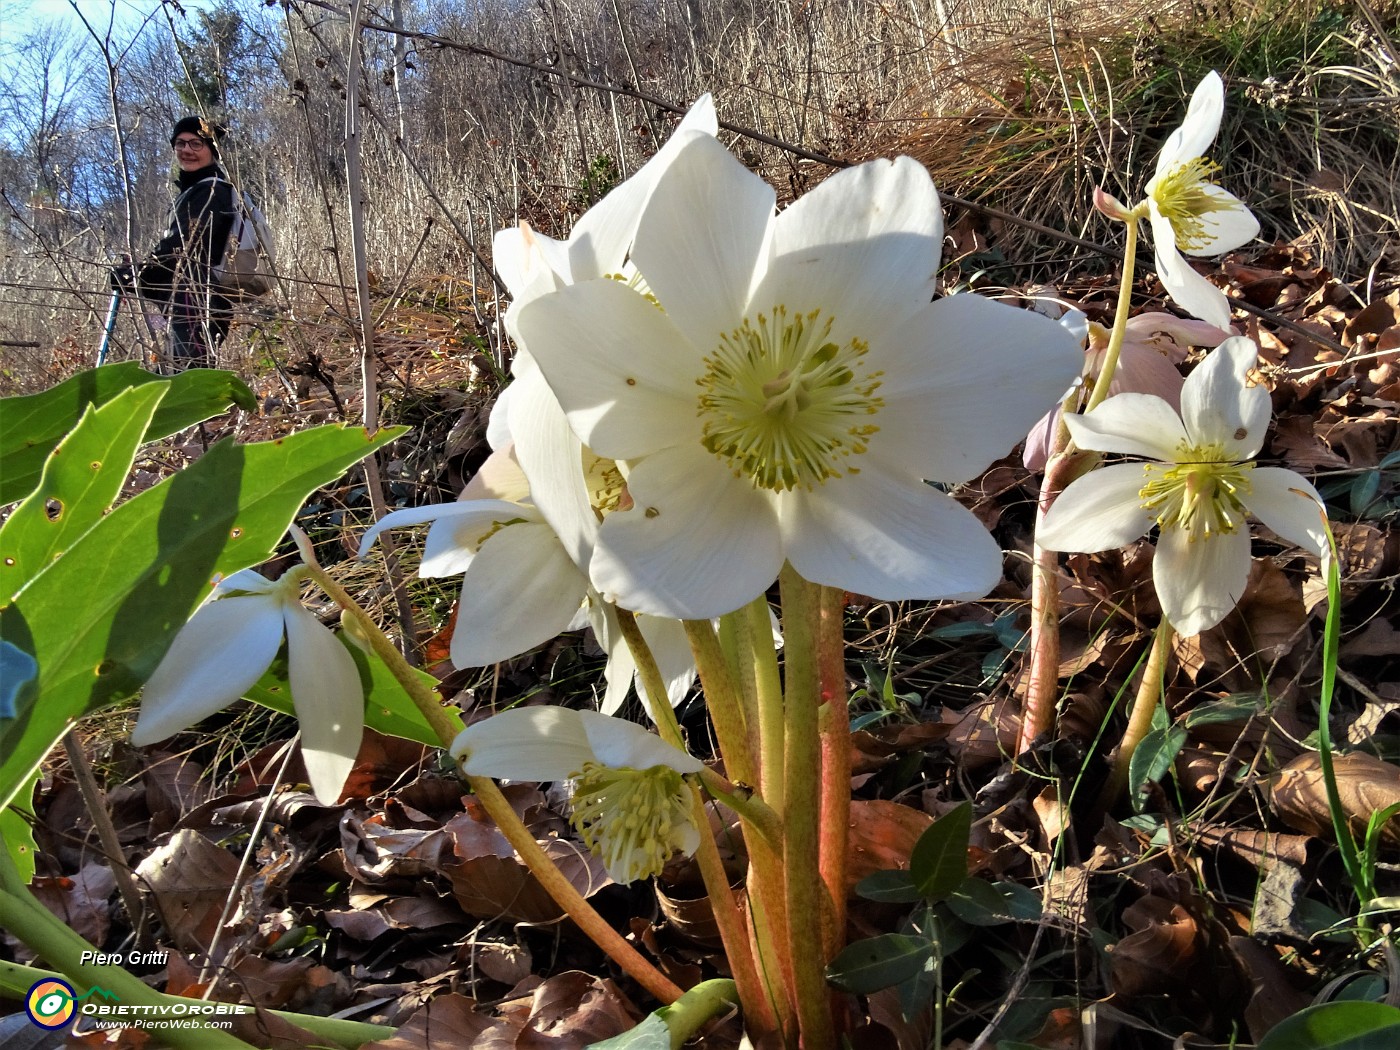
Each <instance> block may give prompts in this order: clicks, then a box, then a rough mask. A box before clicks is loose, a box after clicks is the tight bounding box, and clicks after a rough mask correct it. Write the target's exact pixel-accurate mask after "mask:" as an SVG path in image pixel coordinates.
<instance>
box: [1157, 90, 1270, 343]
mask: <svg viewBox="0 0 1400 1050" xmlns="http://www.w3.org/2000/svg"><path fill="white" fill-rule="evenodd" d="M1224 112H1225V85H1224V84H1223V83H1222V82H1221V80H1220V74H1219V73H1216V72H1215V71H1214V70H1212V71H1211V72H1210V73H1207V74H1206V77H1205V79H1204V80H1202V81H1201V82H1200V84H1199V85H1197V87H1196V91H1195V93H1194V94H1193V95H1192V96H1191V104H1190V106H1189V107H1187V110H1186V119H1185V120H1184V121H1183V122H1182V125H1181V127H1179V128H1177V129H1176V130H1175V131H1173V132H1172V133H1171V136H1170V137H1169V138H1168V139H1167V142H1166V145H1165V146H1163V147H1162V152H1161V154H1160V155H1159V156H1158V158H1157V170H1156V173H1155V174H1154V175H1153V176H1152V180H1151V181H1150V182H1149V183H1148V184H1147V206H1148V218H1149V220H1150V221H1151V223H1152V247H1153V251H1154V253H1155V255H1156V260H1157V274H1158V276H1159V277H1161V279H1162V285H1163V286H1164V287H1165V288H1166V290H1167V294H1168V295H1170V296H1171V297H1172V298H1173V299H1174V300H1175V301H1176V302H1177V303H1178V304H1179V305H1180V306H1181V307H1182V309H1184V310H1186V311H1187V312H1188V313H1190V314H1192V315H1194V316H1196V317H1199V318H1200V319H1201V320H1202V321H1206V322H1207V323H1209V324H1213V325H1215V327H1217V328H1228V327H1229V326H1230V302H1229V300H1228V299H1227V298H1226V297H1225V293H1223V292H1222V291H1220V289H1219V288H1217V287H1215V285H1213V284H1211V283H1210V282H1209V281H1208V280H1206V279H1205V278H1204V277H1202V276H1201V275H1200V274H1198V273H1197V272H1196V271H1195V270H1194V269H1192V268H1191V264H1190V263H1188V262H1187V261H1186V259H1185V258H1184V257H1183V254H1182V253H1185V254H1186V255H1197V256H1206V255H1220V254H1222V253H1223V252H1227V251H1230V250H1232V249H1234V248H1238V247H1239V246H1240V245H1242V244H1245V243H1247V242H1248V241H1250V240H1252V239H1253V238H1254V237H1255V236H1256V235H1257V234H1258V233H1259V222H1258V220H1257V219H1255V218H1254V215H1253V214H1252V213H1251V212H1250V210H1249V209H1248V208H1246V207H1245V206H1244V203H1243V202H1242V201H1241V200H1239V198H1237V197H1235V196H1233V195H1232V194H1230V193H1228V192H1226V191H1225V190H1223V189H1221V188H1220V187H1219V186H1217V185H1215V184H1214V183H1212V182H1211V181H1209V180H1210V178H1211V177H1212V176H1213V175H1214V174H1215V173H1216V172H1218V171H1219V170H1220V166H1219V165H1218V164H1216V163H1214V162H1213V161H1209V160H1207V159H1206V158H1205V156H1204V154H1205V151H1206V149H1207V148H1208V147H1209V146H1210V144H1211V143H1212V142H1214V141H1215V136H1216V134H1217V133H1218V132H1219V131H1220V118H1221V115H1222V114H1223V113H1224Z"/></svg>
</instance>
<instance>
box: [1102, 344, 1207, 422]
mask: <svg viewBox="0 0 1400 1050" xmlns="http://www.w3.org/2000/svg"><path fill="white" fill-rule="evenodd" d="M1198 323H1199V322H1198ZM1204 327H1206V328H1210V327H1211V326H1210V325H1205V326H1204ZM1211 330H1212V331H1214V329H1213V328H1212V329H1211ZM1164 341H1165V342H1168V343H1169V344H1170V340H1164ZM1171 345H1174V344H1171ZM1181 384H1182V376H1181V373H1180V372H1178V371H1177V370H1176V365H1174V364H1172V363H1171V361H1170V360H1168V359H1167V358H1166V357H1164V356H1163V355H1162V354H1160V353H1158V352H1157V351H1156V350H1155V349H1153V347H1152V344H1150V343H1129V342H1126V341H1125V342H1124V343H1123V352H1122V353H1121V354H1120V355H1119V357H1118V370H1117V371H1116V372H1114V374H1113V381H1112V382H1111V383H1110V384H1109V389H1110V390H1111V391H1113V392H1114V393H1124V392H1131V393H1138V394H1151V395H1152V396H1153V397H1157V398H1161V399H1162V400H1163V401H1165V402H1166V403H1167V404H1168V405H1169V406H1170V407H1171V408H1172V409H1173V410H1175V409H1178V408H1180V406H1181Z"/></svg>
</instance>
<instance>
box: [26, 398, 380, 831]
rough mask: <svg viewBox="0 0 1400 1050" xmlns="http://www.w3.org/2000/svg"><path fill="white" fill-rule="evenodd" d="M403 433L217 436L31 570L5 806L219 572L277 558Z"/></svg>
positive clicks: (142, 673)
mask: <svg viewBox="0 0 1400 1050" xmlns="http://www.w3.org/2000/svg"><path fill="white" fill-rule="evenodd" d="M401 433H403V428H395V429H392V430H381V431H379V433H378V434H376V435H374V436H373V437H371V436H370V435H369V434H368V433H367V432H366V431H364V430H363V429H360V428H347V427H339V426H330V427H318V428H316V429H314V430H307V431H303V432H302V433H300V434H294V435H292V436H290V437H286V438H280V439H278V440H276V441H268V442H263V443H260V444H254V445H237V444H234V443H233V442H231V441H227V442H219V443H218V444H216V445H214V446H213V447H212V448H210V449H209V451H208V452H206V453H205V454H204V455H203V456H202V457H200V458H199V459H198V460H196V461H195V462H194V463H193V464H192V465H191V466H189V467H188V468H186V469H185V470H183V471H181V472H180V473H179V474H176V475H175V476H174V477H172V478H170V479H169V480H167V481H165V482H163V483H162V484H160V485H157V486H156V487H154V488H152V489H148V490H147V491H145V492H143V493H141V494H140V495H139V496H136V497H135V498H134V499H131V500H129V501H127V502H126V503H123V504H122V505H121V506H119V507H117V508H116V510H114V511H112V513H111V514H109V515H108V516H107V517H106V519H105V520H103V521H102V522H101V524H99V525H98V526H97V527H95V528H92V529H89V530H88V531H87V533H85V534H84V535H83V536H82V537H81V538H80V539H79V540H78V541H77V542H76V543H75V544H74V545H73V546H72V547H71V548H69V550H68V551H67V552H66V553H65V554H64V555H63V557H61V558H59V559H57V560H56V561H54V562H53V563H52V564H50V565H49V566H48V567H47V568H46V569H45V570H44V571H43V572H41V573H40V574H39V575H38V576H36V577H35V578H34V579H33V580H32V581H30V582H29V583H28V584H27V585H26V586H25V587H24V588H23V589H22V590H21V591H20V592H19V594H18V595H17V596H16V598H15V600H14V602H13V604H11V605H9V606H8V607H6V608H5V609H3V610H0V637H3V638H4V639H5V640H6V641H9V642H11V643H12V644H13V645H15V646H16V647H18V648H19V649H21V650H23V651H24V652H27V653H29V654H31V655H32V656H33V657H34V658H35V659H36V660H37V661H38V664H39V678H38V681H37V682H36V683H30V685H29V686H28V687H27V688H25V689H24V690H23V691H22V692H21V694H20V696H19V697H18V700H17V705H16V706H17V708H18V710H17V711H16V717H15V719H14V720H13V721H5V722H0V755H3V763H0V808H3V806H5V805H6V804H7V803H8V802H9V800H10V798H11V797H12V796H13V795H14V793H15V791H16V790H17V789H18V787H19V785H20V783H21V782H22V781H23V779H24V778H25V777H26V776H28V774H29V773H30V772H31V771H32V770H33V769H34V767H35V766H36V765H37V764H38V763H39V762H40V760H42V758H43V756H44V754H45V753H46V752H47V751H48V749H49V748H50V747H51V746H53V744H54V742H55V741H56V740H58V738H59V737H60V736H61V735H62V734H63V733H64V732H66V731H67V729H68V727H69V726H70V725H71V724H72V723H73V722H74V721H76V720H77V719H78V718H79V717H81V716H82V715H84V714H86V713H88V712H89V711H93V710H96V709H98V708H100V707H104V706H106V705H108V704H112V703H115V702H116V701H118V700H122V699H124V698H126V697H129V696H132V695H133V694H134V693H135V692H136V691H137V689H139V688H140V687H141V685H142V683H144V682H145V681H146V679H147V678H148V677H149V676H150V674H151V672H152V671H153V670H154V669H155V667H156V664H158V663H159V662H160V658H161V657H162V656H163V655H164V654H165V650H166V649H167V648H168V647H169V645H170V642H171V640H172V639H173V638H174V636H175V632H176V631H178V630H179V629H180V627H181V626H183V625H184V623H185V621H186V620H187V619H189V616H190V614H191V612H193V610H194V609H195V608H196V607H197V606H198V605H199V603H200V602H201V601H202V600H203V599H204V598H205V596H206V595H208V593H209V589H210V587H211V586H212V585H213V583H214V581H215V580H216V579H218V578H221V577H223V576H227V575H229V574H230V573H233V572H235V571H237V570H239V569H245V568H249V567H250V566H253V565H257V564H259V563H261V562H263V561H265V560H267V558H268V557H269V556H270V555H271V554H272V552H273V549H274V548H275V546H276V545H277V543H278V541H280V540H281V538H282V535H283V534H284V533H285V532H286V530H287V526H288V525H289V524H290V523H291V521H292V517H293V515H295V514H296V512H297V508H299V507H300V506H301V504H302V501H303V500H304V499H305V498H306V496H307V495H308V494H309V493H310V492H312V491H314V490H315V489H316V488H318V487H320V486H321V485H324V484H326V483H328V482H330V481H333V480H334V479H335V478H337V477H339V476H340V475H341V473H343V472H344V471H345V470H346V468H348V467H349V466H351V465H352V464H354V463H355V462H357V461H358V460H360V459H363V458H364V457H365V456H367V455H369V454H370V453H371V452H373V451H374V450H375V449H376V448H378V447H379V446H380V445H383V444H385V443H386V442H389V441H391V440H393V439H394V438H396V437H398V436H399V435H400V434H401Z"/></svg>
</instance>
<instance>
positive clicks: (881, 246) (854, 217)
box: [753, 157, 943, 343]
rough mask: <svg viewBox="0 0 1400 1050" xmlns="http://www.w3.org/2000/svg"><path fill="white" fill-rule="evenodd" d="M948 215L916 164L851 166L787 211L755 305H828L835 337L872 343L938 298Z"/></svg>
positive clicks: (896, 162) (793, 307)
mask: <svg viewBox="0 0 1400 1050" xmlns="http://www.w3.org/2000/svg"><path fill="white" fill-rule="evenodd" d="M942 238H943V210H942V207H941V206H940V205H939V202H938V193H937V192H936V191H935V190H934V188H933V180H932V179H931V178H929V174H928V171H927V170H926V169H925V168H924V167H923V166H922V165H921V164H919V163H918V162H917V161H915V160H913V159H911V158H909V157H900V158H898V159H897V160H893V161H889V160H876V161H870V162H869V163H866V164H861V165H858V166H856V167H853V168H846V169H845V170H844V171H839V172H837V173H836V174H835V175H833V176H832V177H831V178H829V179H827V180H826V181H825V182H823V183H822V184H821V185H820V186H818V187H817V188H816V189H814V190H813V191H812V192H811V193H808V194H806V195H805V196H803V197H800V198H798V200H797V201H796V202H795V203H794V204H793V205H792V206H791V207H789V208H787V209H786V210H784V211H783V212H782V213H781V214H779V216H778V219H777V222H776V223H775V225H774V229H773V249H774V254H773V260H772V264H771V267H770V269H769V270H768V273H767V274H766V275H765V276H764V277H763V279H762V281H761V282H760V284H759V287H758V290H756V291H755V292H754V296H753V306H754V307H755V308H757V309H759V310H764V311H768V310H771V309H772V308H773V307H774V306H775V305H777V304H780V303H781V304H785V305H786V306H787V307H788V308H789V311H791V312H798V311H801V312H805V311H807V310H811V309H814V308H818V307H820V308H821V309H822V310H823V312H824V315H825V316H830V317H834V319H835V321H836V326H835V328H834V329H833V337H834V338H835V340H836V341H837V342H838V343H839V342H845V341H846V339H849V338H850V337H851V336H857V337H861V338H864V339H866V340H867V341H868V340H870V339H871V338H873V337H874V336H875V335H877V334H878V333H879V332H881V331H883V330H884V329H886V328H888V327H889V326H890V325H891V324H892V323H893V322H896V321H898V320H899V319H900V318H901V317H903V316H906V315H908V314H909V313H912V312H913V311H915V310H917V309H919V308H920V307H922V306H924V305H925V304H927V303H928V301H929V300H930V299H932V298H933V292H934V275H935V274H936V273H937V271H938V258H939V253H940V250H941V247H942V243H941V242H942Z"/></svg>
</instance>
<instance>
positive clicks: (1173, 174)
mask: <svg viewBox="0 0 1400 1050" xmlns="http://www.w3.org/2000/svg"><path fill="white" fill-rule="evenodd" d="M1219 170H1220V165H1219V164H1216V163H1215V162H1214V161H1210V160H1206V159H1205V157H1192V158H1191V159H1190V160H1186V161H1182V162H1181V163H1180V164H1177V165H1175V166H1174V167H1172V168H1171V169H1169V170H1168V171H1167V173H1166V174H1165V175H1163V176H1162V177H1161V178H1160V179H1158V180H1156V182H1157V184H1156V186H1154V187H1153V189H1152V199H1153V200H1155V201H1156V202H1157V210H1158V211H1159V212H1161V213H1162V214H1163V215H1164V216H1165V217H1166V218H1167V220H1168V221H1170V222H1171V224H1172V233H1173V234H1174V235H1175V237H1176V243H1177V247H1179V248H1181V249H1182V250H1183V251H1194V250H1197V249H1201V248H1204V247H1206V246H1207V245H1208V244H1210V241H1211V238H1210V236H1209V235H1208V234H1207V233H1206V221H1205V220H1206V216H1208V215H1211V214H1213V213H1215V212H1218V211H1228V210H1229V209H1230V207H1231V205H1230V203H1229V201H1228V200H1222V199H1220V198H1219V197H1215V196H1212V195H1211V194H1210V193H1208V192H1207V190H1208V188H1209V186H1210V178H1211V176H1212V175H1214V174H1215V173H1216V172H1217V171H1219Z"/></svg>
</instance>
